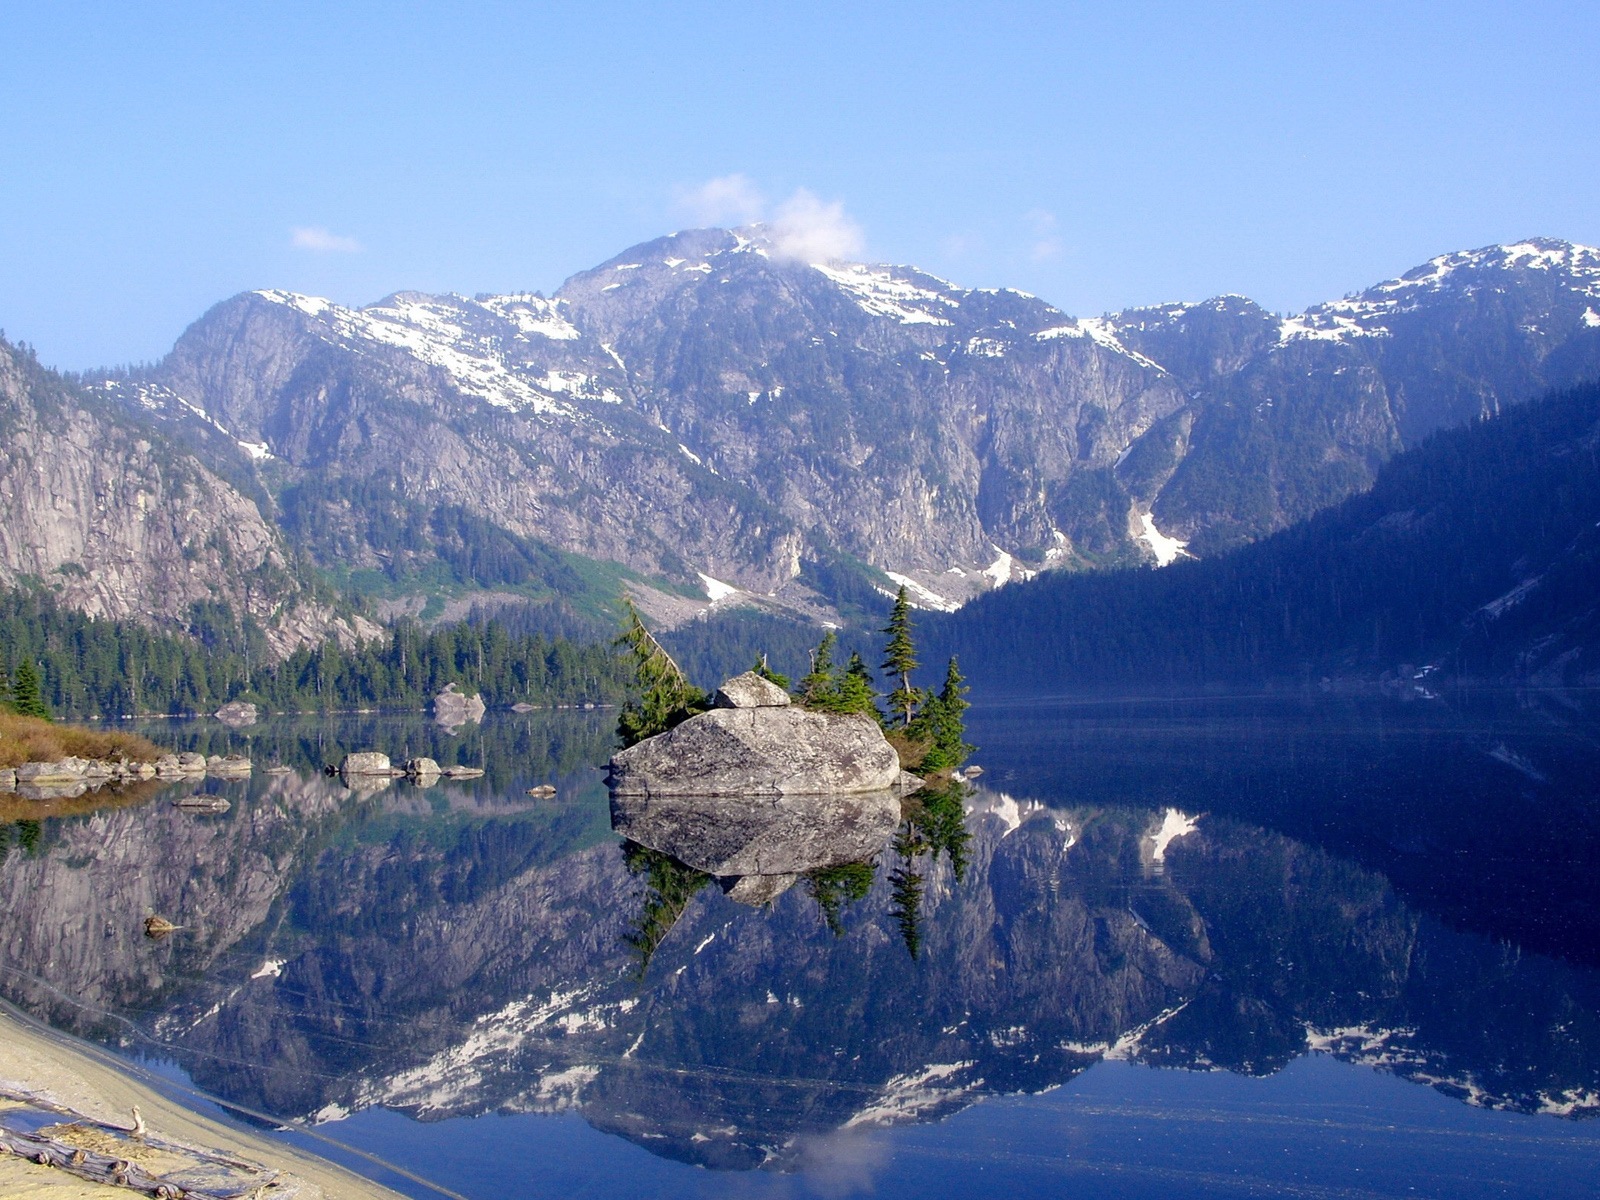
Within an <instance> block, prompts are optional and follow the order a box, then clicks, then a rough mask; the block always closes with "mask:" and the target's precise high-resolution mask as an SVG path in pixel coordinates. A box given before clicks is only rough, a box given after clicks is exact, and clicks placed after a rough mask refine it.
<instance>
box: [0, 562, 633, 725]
mask: <svg viewBox="0 0 1600 1200" xmlns="http://www.w3.org/2000/svg"><path fill="white" fill-rule="evenodd" d="M264 648H265V647H264V639H263V638H262V636H261V634H260V632H259V630H256V629H255V628H254V627H253V626H251V627H247V630H246V632H243V633H241V632H240V631H239V629H238V626H237V625H236V624H235V622H234V621H233V620H232V619H231V617H230V616H229V614H228V613H227V611H226V610H225V609H223V608H221V607H220V606H217V607H216V608H214V609H212V610H208V609H206V608H203V607H201V606H196V609H195V611H194V612H193V613H192V614H191V621H190V623H189V627H188V630H187V631H186V633H183V634H176V635H174V634H168V633H162V632H157V631H154V630H151V629H150V628H148V627H147V626H144V625H141V624H138V623H136V622H133V621H112V620H96V619H93V618H90V617H86V616H84V615H83V614H82V613H79V612H75V611H73V610H71V609H67V608H63V607H62V606H61V605H59V604H58V603H57V602H56V601H55V600H54V599H53V598H51V597H50V596H48V595H47V594H41V593H39V592H20V591H18V592H7V593H0V701H4V700H5V699H6V698H7V696H6V694H5V693H6V691H7V688H8V682H9V681H10V680H13V679H15V678H16V675H17V672H18V670H19V668H20V667H21V666H22V664H23V663H25V662H27V663H32V664H34V666H35V669H36V670H37V672H38V675H39V678H40V681H41V693H42V696H43V699H44V701H45V704H46V705H47V707H48V708H49V709H50V710H51V711H52V712H53V713H54V714H55V715H56V716H58V717H93V716H129V715H133V714H136V713H207V712H212V711H214V710H215V709H216V708H218V707H219V706H220V705H222V704H223V703H225V702H226V701H229V700H251V701H255V702H257V703H260V704H264V705H266V706H267V707H268V708H270V709H272V710H275V711H291V712H293V711H316V710H319V709H349V708H412V709H415V708H422V707H424V706H425V705H426V704H427V703H428V702H429V701H430V700H432V698H433V697H434V696H435V695H437V694H438V693H439V692H440V691H442V690H443V689H444V686H445V685H446V684H449V683H457V684H459V685H461V690H462V691H464V692H468V693H472V692H481V693H482V695H483V698H484V701H485V702H486V703H487V704H490V705H509V704H516V703H519V702H520V703H527V704H534V705H540V706H543V705H552V704H581V703H608V702H617V701H620V700H621V699H622V697H623V694H624V691H625V687H626V680H627V678H628V675H627V673H626V671H625V670H624V668H623V665H622V663H621V661H620V660H619V659H618V658H617V657H616V655H615V653H614V652H613V651H612V649H611V647H610V646H609V645H606V644H603V643H602V644H598V645H578V644H576V643H574V642H571V641H568V640H566V639H561V638H557V639H554V640H551V639H549V638H547V637H545V636H543V635H541V634H539V633H518V632H514V631H509V630H507V629H506V627H505V626H503V625H502V624H501V623H499V622H498V621H495V620H493V619H490V620H473V621H464V622H460V623H457V624H454V625H445V626H441V627H439V628H438V629H435V630H433V631H431V632H430V631H427V630H425V629H423V628H422V627H420V626H419V625H417V624H415V623H414V622H409V621H407V622H401V623H399V624H397V625H395V626H394V627H393V628H391V629H390V630H388V631H387V633H386V635H385V636H384V637H381V638H378V639H375V640H372V641H369V642H365V643H363V644H362V645H361V646H359V647H358V648H345V647H342V646H341V645H340V643H339V642H338V641H337V640H336V639H329V640H328V641H325V642H322V643H320V644H319V645H317V646H315V647H309V648H304V649H301V650H299V651H297V652H295V653H294V654H292V655H290V657H289V658H287V659H285V660H283V661H275V660H273V659H271V658H270V656H268V655H266V654H264V653H263V651H264Z"/></svg>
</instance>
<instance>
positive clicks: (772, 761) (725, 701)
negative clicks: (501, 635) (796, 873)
mask: <svg viewBox="0 0 1600 1200" xmlns="http://www.w3.org/2000/svg"><path fill="white" fill-rule="evenodd" d="M715 705H716V706H715V707H714V708H712V709H711V710H710V711H709V712H703V713H700V714H698V715H696V716H693V717H690V718H689V719H688V720H687V721H684V722H683V723H682V724H680V725H677V726H675V727H674V728H672V729H669V730H668V731H667V732H665V733H661V734H657V735H656V736H655V737H651V738H646V739H645V740H644V741H642V742H639V743H638V744H637V745H634V746H630V747H628V748H627V749H626V750H619V751H618V752H617V753H616V754H615V755H613V756H612V758H611V770H610V778H609V781H608V782H609V784H610V787H611V794H612V796H613V797H617V798H622V797H644V798H649V799H656V798H665V797H674V796H696V797H704V796H740V797H745V798H749V799H775V798H778V797H784V796H834V795H851V794H855V793H860V792H882V791H888V790H891V789H896V788H898V787H900V786H901V778H900V776H901V771H900V759H899V756H898V755H897V754H896V753H895V751H894V747H892V746H891V745H889V743H888V742H887V741H886V740H885V739H884V736H883V732H882V730H880V729H879V728H878V725H877V723H876V722H875V721H873V719H872V718H871V717H869V716H866V715H865V714H862V713H852V714H848V715H840V714H835V713H822V712H810V711H807V710H806V709H803V708H800V707H798V706H797V705H794V704H791V703H790V701H789V696H788V693H786V692H785V691H784V690H783V689H782V688H780V687H777V686H776V685H774V684H772V683H770V682H768V681H767V680H765V679H763V678H762V677H761V676H759V675H757V674H756V673H755V672H754V671H749V672H746V673H745V674H743V675H738V676H735V677H734V678H732V679H730V680H728V681H727V682H726V683H724V684H723V685H722V686H721V687H720V688H718V689H717V694H716V700H715Z"/></svg>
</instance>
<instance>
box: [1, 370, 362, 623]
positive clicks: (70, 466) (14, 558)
mask: <svg viewBox="0 0 1600 1200" xmlns="http://www.w3.org/2000/svg"><path fill="white" fill-rule="evenodd" d="M114 401H115V398H114V397H112V398H108V397H107V396H105V395H103V394H102V395H99V396H95V395H90V394H86V393H84V392H82V391H80V390H78V389H76V388H74V387H72V386H70V385H69V384H67V383H66V382H65V381H63V380H61V379H59V378H57V377H56V376H54V375H52V374H51V373H50V372H47V371H44V370H42V369H41V368H40V367H39V366H38V365H37V364H36V363H34V362H33V361H32V359H31V358H30V357H28V356H27V355H26V354H24V353H22V352H19V351H17V350H15V349H13V348H12V347H11V346H10V345H8V344H7V343H5V342H4V341H0V433H3V436H0V586H10V585H14V584H16V583H17V582H19V581H20V580H21V579H23V578H33V579H37V580H42V581H43V582H44V584H45V585H46V586H47V587H49V588H50V589H51V590H53V591H54V592H55V593H56V594H57V596H59V598H60V599H61V601H62V602H63V603H64V604H66V605H67V606H69V607H72V608H77V609H81V610H83V611H84V612H87V613H90V614H91V615H94V616H99V617H115V618H133V619H135V620H140V621H147V622H152V623H156V624H164V625H168V626H179V627H186V626H187V623H188V621H189V620H190V615H191V609H192V607H193V606H194V605H195V604H199V603H222V604H226V605H228V606H229V607H230V608H231V609H232V610H233V611H234V612H235V613H238V614H244V613H248V614H250V615H251V616H253V617H254V618H255V619H256V620H257V622H258V623H259V624H260V625H261V627H262V628H263V630H265V632H266V634H267V637H268V640H269V642H271V644H272V646H273V648H274V649H275V650H276V651H277V652H279V653H281V654H287V653H289V652H290V651H292V650H294V649H296V648H297V647H298V646H300V645H302V644H304V642H305V641H308V640H320V639H321V638H322V637H324V636H326V635H328V634H329V633H336V634H339V635H340V636H341V637H344V638H345V639H346V640H347V641H353V640H354V639H355V638H357V637H365V636H370V635H371V634H372V633H374V632H376V628H375V627H372V626H370V624H367V623H364V624H363V627H362V628H361V629H359V630H358V629H356V628H355V627H354V626H352V625H349V624H348V623H343V622H340V621H338V620H336V619H335V617H334V616H333V614H332V612H331V610H329V609H327V608H326V606H323V605H320V604H318V603H315V602H313V601H311V600H310V599H308V598H307V597H306V596H305V595H304V594H303V591H302V589H301V587H300V585H299V583H298V582H297V581H296V580H295V578H294V577H293V575H292V574H291V572H290V568H289V564H290V558H291V555H290V554H288V553H287V552H286V549H285V544H284V539H283V536H282V535H281V534H280V533H279V532H278V531H277V529H275V528H274V527H273V526H272V525H271V524H269V523H268V522H267V521H266V520H265V519H264V518H263V517H262V515H261V511H260V510H259V509H258V508H257V507H256V503H255V501H254V500H251V499H249V498H248V497H247V496H245V495H244V494H243V493H242V492H241V491H240V490H239V488H237V487H236V486H234V485H233V483H231V482H230V481H229V480H228V479H226V478H224V477H223V476H222V475H220V474H218V473H217V471H214V470H212V469H211V468H210V467H207V466H205V465H203V464H202V462H201V461H200V460H199V459H198V458H196V457H195V456H194V455H192V454H188V453H185V452H183V451H182V450H179V449H177V448H175V447H174V446H172V445H171V444H170V443H169V442H168V439H167V437H166V435H165V434H164V433H163V432H162V431H161V430H160V429H159V428H158V427H156V426H154V425H153V424H152V423H151V421H150V416H149V414H148V413H141V411H140V410H137V409H135V410H132V411H130V409H129V408H127V407H125V406H124V405H122V404H120V403H116V402H114ZM232 449H234V450H235V451H236V450H237V447H232ZM227 460H228V455H227V454H226V453H225V452H224V453H222V454H220V455H218V462H219V463H220V464H223V465H222V466H221V467H219V469H225V465H226V464H227ZM208 461H209V460H208Z"/></svg>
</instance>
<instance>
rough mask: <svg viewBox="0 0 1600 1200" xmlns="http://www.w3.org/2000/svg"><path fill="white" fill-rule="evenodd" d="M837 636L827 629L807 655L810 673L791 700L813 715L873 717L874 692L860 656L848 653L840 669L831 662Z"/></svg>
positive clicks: (837, 642)
mask: <svg viewBox="0 0 1600 1200" xmlns="http://www.w3.org/2000/svg"><path fill="white" fill-rule="evenodd" d="M838 644H839V635H838V634H836V633H834V632H833V630H831V629H830V630H829V631H828V632H827V633H826V634H824V635H823V638H822V641H821V643H820V644H819V645H818V646H817V648H816V649H815V650H813V651H812V652H811V670H810V671H808V672H807V673H806V676H805V678H803V679H802V680H801V681H800V687H799V690H798V692H797V693H796V695H795V699H796V700H797V701H798V702H799V703H800V704H801V705H803V706H804V707H806V708H809V709H812V710H813V711H815V712H828V713H872V714H873V715H874V716H876V715H877V711H878V710H877V705H876V704H875V701H876V699H877V693H876V692H875V691H873V688H872V676H871V675H870V674H869V673H868V671H867V665H866V663H864V662H863V661H862V660H861V655H859V654H852V655H851V656H850V661H849V662H848V663H846V664H845V665H844V666H843V667H836V666H835V665H834V662H833V654H834V650H835V649H836V648H837V646H838Z"/></svg>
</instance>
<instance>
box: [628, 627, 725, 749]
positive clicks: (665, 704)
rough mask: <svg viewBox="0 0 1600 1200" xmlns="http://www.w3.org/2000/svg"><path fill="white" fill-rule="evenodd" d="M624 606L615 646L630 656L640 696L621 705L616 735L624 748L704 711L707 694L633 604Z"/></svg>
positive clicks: (663, 731)
mask: <svg viewBox="0 0 1600 1200" xmlns="http://www.w3.org/2000/svg"><path fill="white" fill-rule="evenodd" d="M623 606H624V607H625V608H626V610H627V624H626V626H625V627H624V629H623V631H622V634H621V636H620V637H618V638H617V640H616V643H615V644H616V645H617V646H619V647H626V648H627V649H628V651H629V652H630V654H631V655H632V657H633V665H634V679H635V683H636V685H637V687H638V689H639V696H638V699H630V700H629V701H628V702H627V703H626V704H624V705H623V706H622V713H621V715H620V716H618V717H617V736H618V737H619V738H621V739H622V744H623V745H624V746H632V745H635V744H636V743H638V742H642V741H644V739H645V738H647V737H654V736H655V735H656V734H658V733H665V732H666V731H667V730H669V729H671V728H672V727H673V726H675V725H680V724H682V723H683V722H684V721H687V720H688V719H689V718H690V717H692V716H694V715H695V714H696V713H701V712H705V711H706V708H707V703H706V694H705V693H704V692H702V691H701V690H700V689H699V688H697V687H695V686H694V685H693V684H691V683H690V682H689V679H688V676H686V675H685V674H684V673H683V670H682V669H681V668H680V667H679V666H678V664H677V663H675V662H673V661H672V655H670V654H668V653H667V651H666V649H665V648H664V647H663V646H662V645H661V643H660V642H658V641H656V639H655V637H654V636H653V635H652V634H651V633H650V631H649V630H648V629H646V628H645V626H644V621H643V620H642V619H640V617H639V610H638V609H636V608H635V607H634V606H633V602H632V601H631V600H624V601H623Z"/></svg>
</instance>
